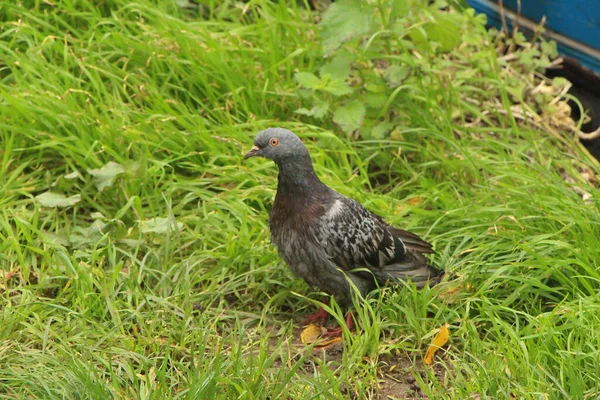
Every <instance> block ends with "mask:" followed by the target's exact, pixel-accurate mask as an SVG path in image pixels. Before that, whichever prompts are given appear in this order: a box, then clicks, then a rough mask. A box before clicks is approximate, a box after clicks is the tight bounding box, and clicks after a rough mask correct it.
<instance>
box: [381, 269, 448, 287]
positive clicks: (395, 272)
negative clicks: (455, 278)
mask: <svg viewBox="0 0 600 400" xmlns="http://www.w3.org/2000/svg"><path fill="white" fill-rule="evenodd" d="M443 276H444V271H442V270H439V269H437V268H434V267H432V266H431V265H429V264H426V263H423V264H421V263H419V264H417V265H415V264H412V263H409V264H400V263H397V264H390V265H386V266H385V267H383V268H382V269H381V270H380V271H378V272H377V273H376V274H375V277H376V278H377V281H378V282H379V283H380V284H385V283H387V282H398V281H411V282H412V283H414V285H415V286H416V287H417V289H422V288H423V287H425V285H427V284H428V283H429V286H434V285H436V284H437V283H439V282H440V280H441V279H442V277H443Z"/></svg>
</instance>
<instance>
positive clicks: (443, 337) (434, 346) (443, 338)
mask: <svg viewBox="0 0 600 400" xmlns="http://www.w3.org/2000/svg"><path fill="white" fill-rule="evenodd" d="M448 326H450V325H448V324H446V325H444V326H442V327H441V328H440V331H439V332H438V333H437V335H435V337H434V338H433V341H432V342H431V344H430V345H429V348H428V349H427V353H425V358H424V359H423V362H424V363H425V364H426V365H431V364H432V363H433V356H434V355H435V352H436V351H438V349H440V348H441V347H442V346H443V345H445V344H446V343H447V342H448V339H449V338H450V331H448Z"/></svg>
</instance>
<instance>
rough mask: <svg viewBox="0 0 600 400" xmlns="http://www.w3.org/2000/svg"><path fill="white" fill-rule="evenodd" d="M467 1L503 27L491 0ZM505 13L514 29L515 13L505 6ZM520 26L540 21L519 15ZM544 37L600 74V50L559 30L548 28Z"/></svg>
mask: <svg viewBox="0 0 600 400" xmlns="http://www.w3.org/2000/svg"><path fill="white" fill-rule="evenodd" d="M467 3H468V4H469V5H470V6H471V7H472V8H473V9H474V10H475V11H476V12H478V13H483V14H486V15H487V17H488V23H489V24H490V25H493V26H495V27H496V28H498V29H501V28H502V20H501V17H500V13H499V6H498V5H497V4H496V3H493V2H491V1H489V0H467ZM504 15H505V17H506V24H507V25H508V27H509V28H511V29H512V25H513V20H514V19H516V17H515V13H514V12H512V11H511V10H509V9H507V8H505V9H504ZM518 24H519V28H525V29H526V30H528V31H530V32H531V31H532V30H533V29H535V26H537V25H538V23H536V22H534V21H531V20H529V19H527V18H525V17H524V16H522V15H520V16H519V17H518ZM544 37H546V38H548V39H552V40H554V41H556V45H557V46H556V47H557V49H558V52H559V53H560V54H562V55H564V56H567V57H571V58H574V59H576V60H577V61H579V62H580V63H581V65H582V66H583V67H585V68H588V69H590V70H592V71H594V72H595V73H596V74H600V52H599V51H597V50H595V49H593V48H591V47H589V46H586V45H584V44H582V43H579V42H576V41H574V40H572V39H570V38H568V37H566V36H563V35H561V34H559V33H557V32H554V31H551V30H548V29H547V28H546V32H545V33H544Z"/></svg>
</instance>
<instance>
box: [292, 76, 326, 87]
mask: <svg viewBox="0 0 600 400" xmlns="http://www.w3.org/2000/svg"><path fill="white" fill-rule="evenodd" d="M294 78H296V81H298V83H299V84H300V85H302V86H303V87H305V88H307V89H318V88H319V87H320V86H321V80H320V79H319V78H317V76H316V75H315V74H313V73H311V72H298V73H296V75H294Z"/></svg>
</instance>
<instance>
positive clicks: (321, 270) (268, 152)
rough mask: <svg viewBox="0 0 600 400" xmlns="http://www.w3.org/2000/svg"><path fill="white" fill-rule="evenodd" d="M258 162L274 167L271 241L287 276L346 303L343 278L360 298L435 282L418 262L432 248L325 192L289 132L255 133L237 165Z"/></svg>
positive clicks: (301, 147)
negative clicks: (381, 288) (394, 286)
mask: <svg viewBox="0 0 600 400" xmlns="http://www.w3.org/2000/svg"><path fill="white" fill-rule="evenodd" d="M257 156H258V157H265V158H269V159H271V160H273V161H274V162H275V163H276V164H277V165H278V167H279V177H278V184H277V195H276V196H275V202H274V204H273V208H272V210H271V213H270V218H269V228H270V230H271V240H272V242H273V243H274V244H275V245H276V246H277V250H278V251H279V254H280V255H281V257H282V258H283V260H284V261H285V262H286V263H287V264H288V266H289V267H290V268H291V269H292V271H294V273H296V275H298V276H300V277H301V278H303V279H304V280H305V281H306V282H307V283H308V284H309V285H312V286H316V287H318V288H319V289H321V290H322V291H324V292H326V293H328V294H330V295H333V296H334V297H335V298H336V300H337V301H338V302H339V303H340V304H349V303H350V301H351V289H350V284H349V282H348V279H350V280H351V281H352V282H353V283H354V285H356V287H357V288H358V289H359V290H360V292H361V293H363V294H365V293H367V292H368V291H370V290H372V289H374V288H375V287H376V286H377V285H384V284H386V283H388V282H389V283H392V282H396V283H397V282H400V281H405V280H411V281H412V282H413V283H414V284H415V286H416V287H418V288H422V287H423V286H425V285H426V284H427V282H429V283H430V285H433V284H435V283H437V282H438V281H439V279H440V277H441V275H442V271H440V270H437V269H435V268H433V267H432V266H430V265H429V264H428V263H427V260H426V258H425V257H424V256H423V254H427V253H433V252H434V251H433V250H432V247H431V245H430V244H429V243H427V242H426V241H424V240H422V239H421V238H419V237H418V236H417V235H415V234H414V233H411V232H407V231H405V230H402V229H399V228H394V227H392V226H390V225H388V224H386V223H385V221H384V220H383V218H381V217H380V216H378V215H375V214H373V213H372V212H370V211H368V210H367V209H365V208H364V207H363V206H362V205H360V204H359V203H358V202H356V201H354V200H352V199H349V198H348V197H346V196H343V195H342V194H340V193H338V192H336V191H335V190H333V189H331V188H329V187H327V186H326V185H325V184H324V183H323V182H321V180H320V179H319V178H318V177H317V175H316V174H315V171H314V169H313V164H312V160H311V158H310V154H309V153H308V150H307V149H306V147H305V146H304V144H303V143H302V141H301V140H300V138H298V136H296V135H295V134H294V133H292V132H291V131H289V130H287V129H283V128H270V129H266V130H264V131H262V132H260V133H258V135H257V136H256V138H255V139H254V147H252V149H251V150H250V151H249V152H248V153H246V155H245V156H244V159H248V158H250V157H257ZM316 315H320V316H321V317H322V316H323V315H322V314H319V313H317V314H315V316H316Z"/></svg>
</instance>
